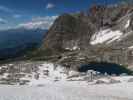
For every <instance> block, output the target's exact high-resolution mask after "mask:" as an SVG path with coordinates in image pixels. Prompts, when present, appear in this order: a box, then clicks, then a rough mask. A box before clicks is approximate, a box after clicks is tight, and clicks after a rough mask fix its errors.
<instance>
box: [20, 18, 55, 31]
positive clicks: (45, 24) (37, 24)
mask: <svg viewBox="0 0 133 100" xmlns="http://www.w3.org/2000/svg"><path fill="white" fill-rule="evenodd" d="M56 18H57V16H45V17H36V18H32V20H31V21H30V22H27V23H21V24H19V25H18V27H24V28H27V29H37V28H40V29H49V28H50V26H51V25H52V24H53V22H54V20H55V19H56Z"/></svg>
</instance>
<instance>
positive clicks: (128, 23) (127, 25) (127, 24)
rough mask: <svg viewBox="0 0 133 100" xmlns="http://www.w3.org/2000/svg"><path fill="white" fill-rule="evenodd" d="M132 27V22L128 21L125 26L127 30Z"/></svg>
mask: <svg viewBox="0 0 133 100" xmlns="http://www.w3.org/2000/svg"><path fill="white" fill-rule="evenodd" d="M129 25H130V20H128V21H127V23H126V25H125V28H128V27H129Z"/></svg>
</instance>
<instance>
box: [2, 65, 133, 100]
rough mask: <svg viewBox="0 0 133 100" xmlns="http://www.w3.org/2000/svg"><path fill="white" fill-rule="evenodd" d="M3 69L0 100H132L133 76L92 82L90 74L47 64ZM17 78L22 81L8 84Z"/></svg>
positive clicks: (107, 77)
mask: <svg viewBox="0 0 133 100" xmlns="http://www.w3.org/2000/svg"><path fill="white" fill-rule="evenodd" d="M0 68H1V69H0V71H2V72H3V73H2V74H1V75H0V79H1V82H4V84H3V85H2V84H1V85H0V100H133V95H132V94H133V76H117V77H116V76H103V77H100V78H96V79H95V78H94V79H93V80H91V81H90V76H89V74H85V73H82V74H81V73H79V72H76V71H74V70H68V69H66V68H65V67H63V66H60V65H58V64H52V63H47V62H38V63H37V62H35V63H34V64H33V63H29V62H27V63H26V62H25V63H23V62H22V63H18V64H7V65H3V66H0ZM7 68H8V69H7ZM12 69H13V72H12ZM14 69H15V71H14ZM16 78H17V79H19V81H15V82H14V83H13V85H7V84H8V83H9V82H10V80H11V82H12V81H13V79H16ZM25 81H26V84H23V82H25ZM5 82H8V83H5ZM5 84H6V85H5Z"/></svg>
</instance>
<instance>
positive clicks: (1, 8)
mask: <svg viewBox="0 0 133 100" xmlns="http://www.w3.org/2000/svg"><path fill="white" fill-rule="evenodd" d="M0 11H4V12H8V13H11V12H13V10H12V9H10V8H8V7H6V6H2V5H0Z"/></svg>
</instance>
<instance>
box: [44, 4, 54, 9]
mask: <svg viewBox="0 0 133 100" xmlns="http://www.w3.org/2000/svg"><path fill="white" fill-rule="evenodd" d="M54 7H55V5H54V4H52V3H48V4H47V5H46V9H52V8H54Z"/></svg>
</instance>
